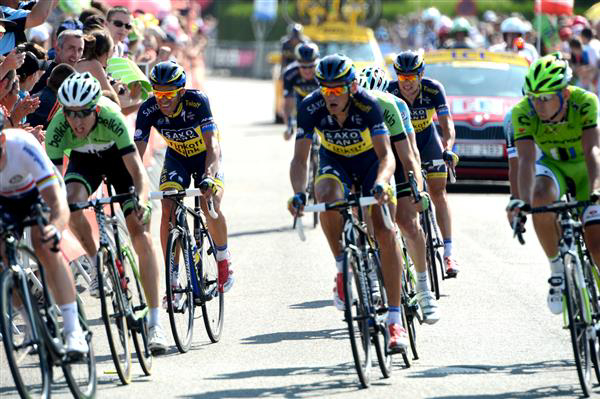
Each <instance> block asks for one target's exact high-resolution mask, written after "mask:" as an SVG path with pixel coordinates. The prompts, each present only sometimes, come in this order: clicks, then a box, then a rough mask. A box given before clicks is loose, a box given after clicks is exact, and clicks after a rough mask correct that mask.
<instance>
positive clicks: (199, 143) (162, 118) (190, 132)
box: [134, 90, 218, 157]
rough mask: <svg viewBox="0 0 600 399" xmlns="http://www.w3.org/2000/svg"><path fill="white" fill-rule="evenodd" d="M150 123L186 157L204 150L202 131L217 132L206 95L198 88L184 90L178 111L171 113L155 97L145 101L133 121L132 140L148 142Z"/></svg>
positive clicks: (173, 148)
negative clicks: (162, 108)
mask: <svg viewBox="0 0 600 399" xmlns="http://www.w3.org/2000/svg"><path fill="white" fill-rule="evenodd" d="M152 127H154V128H156V130H157V131H158V133H160V135H161V136H163V138H164V139H165V141H166V142H167V145H168V146H169V148H171V149H172V150H173V151H175V152H177V153H178V154H180V155H183V156H185V157H191V156H194V155H198V154H200V153H202V152H204V151H206V144H205V143H204V139H203V138H202V133H209V132H215V133H217V126H216V124H215V122H214V120H213V116H212V112H211V111H210V104H209V102H208V97H207V96H206V94H204V93H202V92H201V91H199V90H186V91H185V94H184V95H183V97H182V98H181V101H180V102H179V105H178V106H177V111H176V112H175V114H174V115H173V116H170V117H168V116H166V115H165V114H163V113H162V112H161V111H160V109H159V108H158V104H157V103H156V98H155V97H150V98H149V99H147V100H146V101H144V103H143V104H142V106H141V107H140V110H139V111H138V114H137V119H136V121H135V136H134V140H135V141H146V142H147V141H148V138H149V137H150V129H151V128H152ZM217 134H218V133H217ZM217 138H218V136H217Z"/></svg>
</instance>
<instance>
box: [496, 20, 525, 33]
mask: <svg viewBox="0 0 600 399" xmlns="http://www.w3.org/2000/svg"><path fill="white" fill-rule="evenodd" d="M500 31H502V33H520V34H524V33H525V26H524V25H523V21H521V20H520V19H519V18H518V17H510V18H506V19H505V20H504V21H502V24H500Z"/></svg>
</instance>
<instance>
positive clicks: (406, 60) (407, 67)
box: [394, 50, 425, 75]
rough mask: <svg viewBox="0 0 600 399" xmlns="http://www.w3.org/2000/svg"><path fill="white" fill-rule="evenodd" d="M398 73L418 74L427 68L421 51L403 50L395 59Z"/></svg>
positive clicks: (395, 67)
mask: <svg viewBox="0 0 600 399" xmlns="http://www.w3.org/2000/svg"><path fill="white" fill-rule="evenodd" d="M394 69H395V70H396V73H400V74H403V75H410V74H418V73H421V72H423V70H424V69H425V60H424V59H423V55H422V54H421V53H420V52H417V51H412V50H407V51H403V52H401V53H400V54H398V56H397V57H396V60H395V61H394Z"/></svg>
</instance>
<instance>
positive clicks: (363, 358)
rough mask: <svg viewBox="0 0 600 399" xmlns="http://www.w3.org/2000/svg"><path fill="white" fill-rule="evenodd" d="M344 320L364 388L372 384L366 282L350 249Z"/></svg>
mask: <svg viewBox="0 0 600 399" xmlns="http://www.w3.org/2000/svg"><path fill="white" fill-rule="evenodd" d="M343 268H344V269H343V276H344V297H345V310H344V318H345V320H346V323H347V324H348V334H349V335H350V345H351V347H352V356H353V357H354V366H355V368H356V372H357V374H358V379H359V381H360V384H361V386H362V387H363V388H366V387H368V386H369V384H370V373H371V337H370V333H369V324H368V320H369V311H368V304H367V303H365V300H364V299H365V292H364V290H363V287H364V284H363V283H366V282H365V281H362V283H361V277H359V276H358V274H359V273H362V272H363V268H362V267H361V265H360V258H359V257H358V256H357V255H356V253H354V252H353V251H352V250H350V249H346V252H345V254H344V266H343Z"/></svg>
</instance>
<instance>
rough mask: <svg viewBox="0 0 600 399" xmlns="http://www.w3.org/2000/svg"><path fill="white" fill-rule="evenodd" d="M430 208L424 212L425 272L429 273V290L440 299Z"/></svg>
mask: <svg viewBox="0 0 600 399" xmlns="http://www.w3.org/2000/svg"><path fill="white" fill-rule="evenodd" d="M430 212H431V209H429V210H427V211H425V213H424V223H423V227H424V231H425V245H426V254H425V255H426V259H427V274H428V275H429V282H430V284H431V290H432V291H433V292H434V293H435V299H440V285H439V281H438V274H437V267H436V252H437V251H436V248H435V242H434V237H435V232H434V231H433V229H434V228H435V226H433V218H432V217H431V214H430Z"/></svg>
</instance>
